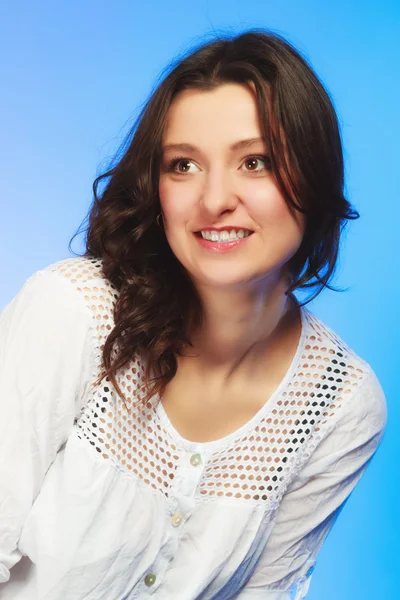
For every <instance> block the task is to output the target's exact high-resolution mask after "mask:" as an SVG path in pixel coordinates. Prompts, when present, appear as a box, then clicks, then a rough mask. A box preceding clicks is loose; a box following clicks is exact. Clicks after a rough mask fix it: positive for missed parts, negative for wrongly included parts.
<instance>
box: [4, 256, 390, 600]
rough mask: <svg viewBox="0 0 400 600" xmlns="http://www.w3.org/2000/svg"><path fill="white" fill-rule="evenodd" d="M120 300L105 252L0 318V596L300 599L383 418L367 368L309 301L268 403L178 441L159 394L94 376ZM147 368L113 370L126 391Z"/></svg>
mask: <svg viewBox="0 0 400 600" xmlns="http://www.w3.org/2000/svg"><path fill="white" fill-rule="evenodd" d="M117 295H118V292H117V290H116V289H115V287H114V286H113V285H112V284H111V283H110V282H109V281H108V280H106V279H105V277H104V275H103V273H102V270H101V261H100V260H99V259H94V258H85V257H78V258H67V259H65V260H63V261H60V262H58V263H55V264H54V265H50V266H48V267H46V268H45V269H43V270H41V271H37V272H36V273H34V274H33V275H32V276H31V277H30V278H29V279H28V280H27V281H26V283H25V285H24V286H23V287H22V289H21V290H20V292H19V293H18V294H17V296H16V297H15V298H14V299H13V300H12V301H11V302H10V303H9V304H8V305H7V306H6V307H5V309H4V310H3V312H2V313H1V315H0V482H1V483H0V582H1V583H0V598H1V600H11V599H12V600H134V599H140V600H146V599H150V598H151V597H153V596H154V597H155V598H157V600H211V599H212V600H228V599H239V600H267V599H268V600H289V599H290V600H294V599H295V600H300V599H302V598H305V597H306V594H307V590H308V588H309V584H310V580H311V573H312V571H313V569H314V564H315V562H316V558H317V555H318V552H319V551H320V549H321V546H322V544H323V542H324V540H325V538H326V536H327V535H328V533H329V531H330V529H331V528H332V526H333V524H334V522H335V520H336V518H337V516H338V515H339V512H340V510H341V508H342V507H343V505H344V503H345V502H346V500H347V499H348V498H349V496H350V494H351V492H352V491H353V489H354V487H355V485H356V484H357V482H358V481H359V480H360V478H361V476H362V474H363V473H364V471H365V469H366V467H367V466H368V464H369V462H370V460H371V458H372V457H373V455H374V453H375V451H376V450H377V448H378V446H379V444H380V442H381V439H382V436H383V433H384V430H385V427H386V421H387V407H386V400H385V396H384V393H383V390H382V388H381V386H380V384H379V382H378V380H377V378H376V375H375V374H374V372H373V370H372V369H371V367H370V365H369V364H368V363H367V362H365V361H364V360H363V359H361V358H360V357H359V356H357V355H356V354H355V353H354V351H352V350H351V349H350V348H349V347H348V346H346V344H345V343H344V342H343V341H342V340H341V339H340V338H339V337H338V336H337V335H336V334H335V333H334V332H333V331H332V330H331V329H329V328H328V327H327V326H326V325H324V324H323V323H322V322H321V321H320V320H319V319H318V318H317V317H316V316H314V315H313V314H312V313H311V312H309V310H308V309H307V308H304V307H303V308H302V309H301V314H302V334H301V339H300V341H299V344H298V348H297V352H296V354H295V356H294V357H293V360H292V363H291V365H290V367H289V369H288V371H287V373H286V375H285V377H284V379H283V380H282V381H281V383H280V385H279V387H278V388H277V389H276V390H275V392H274V394H273V395H272V397H270V399H269V400H268V401H267V402H266V403H265V404H264V406H263V407H262V408H261V409H260V410H259V411H258V413H257V414H256V415H254V417H253V418H251V419H250V421H249V422H247V423H246V424H245V425H243V426H242V427H240V428H239V429H238V430H236V431H233V432H232V433H231V434H229V435H227V436H225V437H223V438H222V439H218V440H215V441H212V442H206V443H200V442H199V443H198V442H193V441H188V440H186V439H184V438H183V437H182V436H181V435H180V434H179V433H178V431H176V429H175V428H174V426H173V424H172V423H171V421H170V420H169V418H168V415H167V413H166V412H165V410H164V408H163V405H162V402H161V401H160V399H159V397H157V396H156V397H153V398H152V399H151V400H150V401H149V402H148V403H147V405H146V406H145V408H144V409H143V408H139V407H138V406H136V405H133V408H132V409H131V411H130V412H129V411H128V410H127V409H126V408H125V406H124V404H123V402H122V401H121V399H120V398H119V396H118V395H117V394H116V392H115V390H114V389H113V386H112V385H111V384H110V382H109V381H108V380H103V381H102V383H101V384H100V385H99V386H97V387H95V386H94V385H93V382H94V381H95V379H96V378H97V376H98V374H99V372H100V359H101V351H102V347H103V344H104V341H105V339H106V337H107V335H108V334H109V332H110V331H111V329H112V327H113V303H114V301H115V299H116V298H117ZM143 375H144V362H143V359H142V357H141V356H140V355H135V356H134V357H133V358H132V361H131V363H130V364H129V365H128V366H127V367H125V368H124V369H122V370H121V372H120V374H119V376H118V381H119V383H120V385H121V386H122V389H123V390H124V392H125V393H126V394H127V396H128V397H130V398H131V399H132V401H135V400H137V399H138V398H139V397H140V392H141V389H142V383H143ZM139 406H140V405H139ZM14 565H15V566H14Z"/></svg>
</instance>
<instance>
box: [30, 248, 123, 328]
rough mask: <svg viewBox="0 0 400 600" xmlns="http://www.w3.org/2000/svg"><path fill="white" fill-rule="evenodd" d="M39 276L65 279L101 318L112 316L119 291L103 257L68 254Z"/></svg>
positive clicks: (85, 303)
mask: <svg viewBox="0 0 400 600" xmlns="http://www.w3.org/2000/svg"><path fill="white" fill-rule="evenodd" d="M35 276H44V277H47V278H50V279H53V280H54V281H58V282H61V281H63V284H62V285H67V286H68V287H69V288H70V289H71V290H72V292H73V294H74V295H75V296H76V298H79V301H80V302H81V303H83V304H84V305H85V306H86V308H87V309H88V310H89V311H90V312H91V314H92V316H94V317H95V318H96V319H97V320H104V319H106V320H107V319H111V315H112V313H113V308H114V304H115V300H116V299H117V298H118V295H119V293H118V290H117V288H116V287H115V286H114V284H113V283H112V282H111V281H109V280H108V279H107V278H106V276H105V275H104V272H103V262H102V260H101V259H100V258H94V257H90V256H79V257H77V258H66V259H64V260H60V261H58V262H56V263H53V264H50V265H48V266H47V267H45V268H43V269H41V270H40V271H38V272H37V273H35ZM54 285H56V283H55V284H54Z"/></svg>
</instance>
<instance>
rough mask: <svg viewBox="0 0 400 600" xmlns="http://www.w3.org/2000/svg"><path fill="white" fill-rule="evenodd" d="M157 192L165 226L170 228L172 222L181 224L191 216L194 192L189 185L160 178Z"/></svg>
mask: <svg viewBox="0 0 400 600" xmlns="http://www.w3.org/2000/svg"><path fill="white" fill-rule="evenodd" d="M158 193H159V197H160V204H161V209H162V211H163V214H164V220H165V221H166V228H169V229H170V228H171V226H172V225H173V224H174V223H176V224H179V225H182V222H185V221H187V220H189V219H190V218H191V217H193V206H194V202H195V194H194V192H193V189H191V187H190V186H188V185H184V184H183V182H182V183H179V182H178V183H177V182H174V181H168V180H167V179H164V180H163V179H160V182H159V187H158Z"/></svg>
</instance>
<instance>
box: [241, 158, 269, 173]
mask: <svg viewBox="0 0 400 600" xmlns="http://www.w3.org/2000/svg"><path fill="white" fill-rule="evenodd" d="M242 166H244V167H245V171H247V172H255V173H260V172H262V171H266V170H268V168H269V166H270V163H269V160H268V156H249V157H248V158H246V160H245V161H244V163H243V165H242Z"/></svg>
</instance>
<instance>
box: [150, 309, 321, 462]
mask: <svg viewBox="0 0 400 600" xmlns="http://www.w3.org/2000/svg"><path fill="white" fill-rule="evenodd" d="M299 310H300V317H301V333H300V337H299V341H298V343H297V348H296V352H295V353H294V355H293V358H292V361H291V363H290V365H289V367H288V369H287V371H286V373H285V375H284V377H283V379H282V380H281V382H280V384H279V385H278V387H277V388H276V390H275V391H274V393H273V394H272V395H271V396H270V397H269V399H268V400H267V401H266V402H265V404H263V406H262V407H261V408H260V409H259V410H258V411H257V412H256V414H255V415H253V417H252V418H251V419H250V420H249V421H247V422H246V423H244V424H243V425H242V426H241V427H239V429H236V430H235V431H232V432H231V433H228V435H226V436H224V437H222V438H218V439H216V440H211V441H209V442H195V441H192V440H188V439H186V438H184V437H183V436H182V435H181V434H180V433H179V432H178V431H177V429H175V427H174V425H173V424H172V422H171V420H170V418H169V416H168V415H167V413H166V411H165V409H164V406H163V404H162V402H161V398H160V395H159V394H158V393H157V394H156V395H155V400H156V407H155V411H156V414H157V416H158V419H159V420H160V422H161V424H162V426H163V427H164V429H165V430H166V431H167V433H168V434H169V436H170V438H172V440H173V441H174V443H175V444H176V445H177V447H178V448H179V447H180V448H183V449H185V450H188V451H193V450H196V451H198V452H199V451H208V450H219V449H221V448H222V447H223V446H227V445H228V444H230V443H231V442H233V441H234V440H237V439H238V438H241V437H242V436H243V435H244V434H245V433H247V432H248V431H250V430H251V429H252V428H253V426H255V425H256V423H257V422H258V421H260V420H261V419H262V417H264V416H265V415H266V414H267V413H268V412H271V411H272V409H273V408H274V407H275V406H276V403H277V401H278V400H279V398H280V396H281V394H282V391H283V390H284V388H285V387H286V386H287V385H288V383H289V380H290V379H291V378H292V375H293V373H294V372H295V371H296V370H297V368H298V365H299V362H300V359H301V356H302V354H303V350H304V345H305V339H306V337H307V333H308V322H309V319H308V309H307V308H305V307H304V306H300V307H299Z"/></svg>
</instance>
